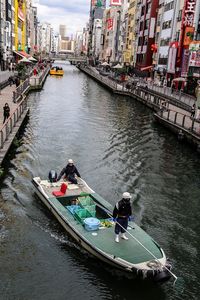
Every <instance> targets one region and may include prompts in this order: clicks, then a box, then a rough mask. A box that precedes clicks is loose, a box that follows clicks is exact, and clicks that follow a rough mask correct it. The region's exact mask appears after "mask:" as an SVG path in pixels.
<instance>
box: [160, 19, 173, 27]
mask: <svg viewBox="0 0 200 300" xmlns="http://www.w3.org/2000/svg"><path fill="white" fill-rule="evenodd" d="M171 26H172V20H169V21H166V22H163V24H162V29H168V28H171Z"/></svg>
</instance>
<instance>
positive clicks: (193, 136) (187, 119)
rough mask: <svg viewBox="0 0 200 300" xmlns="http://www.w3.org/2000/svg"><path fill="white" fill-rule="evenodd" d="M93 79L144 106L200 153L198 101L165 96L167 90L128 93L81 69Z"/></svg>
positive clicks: (86, 68) (136, 89)
mask: <svg viewBox="0 0 200 300" xmlns="http://www.w3.org/2000/svg"><path fill="white" fill-rule="evenodd" d="M78 68H79V70H81V71H83V72H84V73H86V74H87V75H89V76H90V77H91V78H93V79H94V80H96V81H97V82H99V83H100V84H101V85H103V86H104V87H106V88H108V89H109V90H110V91H111V92H113V93H115V94H120V95H125V96H129V97H132V98H134V99H135V100H137V101H140V102H142V103H143V104H144V105H146V106H148V107H149V108H151V109H152V110H154V111H155V113H154V116H155V120H156V121H158V122H159V123H160V124H162V125H163V126H165V127H166V128H168V129H169V130H171V131H172V132H173V133H175V134H176V135H177V137H178V138H179V139H180V140H182V141H187V142H189V143H190V144H192V145H194V146H195V147H196V148H197V149H198V150H199V148H200V121H198V120H196V119H195V118H192V117H191V108H192V105H193V104H194V103H195V98H192V97H190V96H188V97H187V95H185V94H184V95H181V96H182V97H178V98H179V99H177V97H175V96H174V95H173V94H172V93H169V92H168V93H167V92H166V93H165V90H164V89H163V93H162V89H157V90H154V89H153V87H152V86H150V87H149V86H148V85H147V84H146V86H144V83H141V84H140V86H136V85H135V86H133V87H131V88H130V89H127V88H126V86H124V85H122V84H119V83H117V82H115V81H113V80H112V79H110V78H107V77H104V76H102V75H100V74H99V73H98V71H96V70H95V69H94V68H91V67H89V66H79V67H78Z"/></svg>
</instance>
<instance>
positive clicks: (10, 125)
mask: <svg viewBox="0 0 200 300" xmlns="http://www.w3.org/2000/svg"><path fill="white" fill-rule="evenodd" d="M25 110H27V100H26V99H23V100H22V101H21V102H20V103H19V104H18V106H17V107H16V109H15V110H14V112H13V113H12V115H11V116H10V117H9V118H8V119H7V121H6V122H5V123H4V125H3V126H2V128H1V130H0V137H1V138H0V149H2V148H3V146H4V144H5V142H6V141H7V140H8V137H9V136H10V134H11V133H12V132H13V129H14V127H15V126H16V124H17V122H18V121H19V120H20V119H21V116H22V115H23V113H24V112H25Z"/></svg>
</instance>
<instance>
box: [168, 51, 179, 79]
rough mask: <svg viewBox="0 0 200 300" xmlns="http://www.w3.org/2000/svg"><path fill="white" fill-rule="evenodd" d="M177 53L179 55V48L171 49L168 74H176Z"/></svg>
mask: <svg viewBox="0 0 200 300" xmlns="http://www.w3.org/2000/svg"><path fill="white" fill-rule="evenodd" d="M176 53H177V48H175V47H171V48H169V57H168V64H167V72H168V73H172V74H175V65H176Z"/></svg>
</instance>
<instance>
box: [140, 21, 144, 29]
mask: <svg viewBox="0 0 200 300" xmlns="http://www.w3.org/2000/svg"><path fill="white" fill-rule="evenodd" d="M143 24H144V23H143V22H141V23H140V31H141V30H143Z"/></svg>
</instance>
